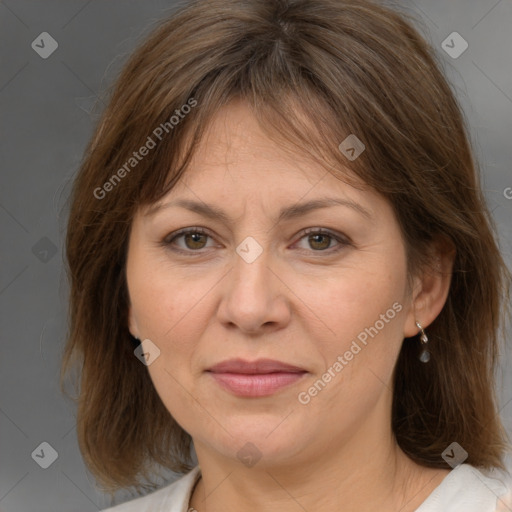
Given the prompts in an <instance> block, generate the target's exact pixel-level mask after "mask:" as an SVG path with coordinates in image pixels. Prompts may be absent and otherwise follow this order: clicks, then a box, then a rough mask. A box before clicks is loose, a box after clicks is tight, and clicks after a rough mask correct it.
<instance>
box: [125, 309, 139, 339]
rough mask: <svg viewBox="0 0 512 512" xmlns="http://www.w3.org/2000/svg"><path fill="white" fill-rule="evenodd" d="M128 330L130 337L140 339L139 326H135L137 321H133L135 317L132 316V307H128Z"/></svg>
mask: <svg viewBox="0 0 512 512" xmlns="http://www.w3.org/2000/svg"><path fill="white" fill-rule="evenodd" d="M128 329H129V331H130V334H131V335H132V336H134V337H135V338H137V339H140V334H139V326H138V325H137V320H135V315H134V314H133V308H132V306H129V307H128Z"/></svg>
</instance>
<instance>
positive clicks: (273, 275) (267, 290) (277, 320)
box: [217, 244, 291, 334]
mask: <svg viewBox="0 0 512 512" xmlns="http://www.w3.org/2000/svg"><path fill="white" fill-rule="evenodd" d="M260 247H261V245H260ZM244 248H247V246H245V247H244V246H243V244H241V246H239V247H238V251H239V252H240V253H239V252H236V253H235V254H234V257H233V267H232V268H231V270H230V271H228V273H227V275H226V276H225V277H224V279H223V283H224V284H223V289H222V295H221V303H220V305H219V309H218V312H217V314H218V319H219V321H221V322H222V323H223V324H224V325H226V326H228V327H230V328H233V327H234V326H236V327H238V329H240V330H241V331H242V332H244V333H246V334H249V333H250V334H257V333H259V332H268V331H269V330H278V329H281V328H283V327H284V326H286V325H287V324H288V322H289V321H290V317H291V311H290V309H291V308H290V302H289V293H291V292H289V289H288V287H287V286H286V284H285V282H284V280H283V276H280V275H279V269H277V268H276V267H277V266H276V265H275V264H273V262H274V263H275V258H273V257H272V255H271V254H270V252H269V250H268V249H265V248H263V251H262V252H261V253H260V254H259V255H257V256H256V258H255V259H253V258H252V256H254V254H253V255H251V254H250V252H245V253H244V251H243V249H244ZM249 248H250V250H252V251H254V250H255V247H254V246H252V247H251V246H249ZM260 250H261V249H260ZM260 250H258V252H259V251H260ZM240 254H241V255H240ZM247 255H248V257H247Z"/></svg>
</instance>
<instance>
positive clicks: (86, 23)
mask: <svg viewBox="0 0 512 512" xmlns="http://www.w3.org/2000/svg"><path fill="white" fill-rule="evenodd" d="M403 5H407V6H408V8H409V9H410V10H411V11H413V12H416V13H418V14H419V15H420V17H421V18H422V20H423V22H424V23H425V27H426V29H427V33H425V30H424V29H423V28H422V27H418V28H419V29H420V31H421V32H423V34H424V35H425V36H426V37H427V38H428V40H429V41H430V42H431V43H432V44H433V45H434V47H435V48H436V49H437V50H438V52H439V54H440V55H441V56H442V58H443V61H444V62H445V63H446V66H445V67H446V73H447V75H448V78H449V79H450V81H451V82H452V84H453V85H454V87H455V89H456V91H457V95H458V97H459V99H460V101H461V102H462V105H463V108H464V111H465V114H466V116H467V118H468V119H469V121H470V125H471V130H472V141H473V144H474V147H475V149H476V156H477V158H478V159H479V160H480V162H481V163H482V170H483V173H484V187H485V193H486V197H487V199H488V203H489V205H490V208H491V210H492V212H493V215H494V218H495V220H496V224H497V227H498V230H499V235H500V243H501V247H502V250H503V253H504V254H505V257H506V259H507V261H508V262H509V263H510V253H511V242H512V231H511V230H512V222H510V220H511V212H512V199H507V190H509V191H510V194H508V197H512V190H510V189H507V187H512V172H511V169H510V165H511V161H512V160H511V156H512V149H511V133H512V57H511V55H512V52H511V50H512V31H511V27H512V1H511V0H499V1H496V0H479V1H476V0H472V1H468V0H452V1H450V2H446V1H441V0H416V2H414V3H413V2H403ZM172 7H173V2H172V1H171V0H168V1H165V0H151V1H133V0H130V1H129V0H124V1H122V0H109V1H108V2H107V1H100V0H94V1H92V0H89V1H78V0H66V1H60V2H58V1H42V0H40V1H26V0H21V1H19V0H8V1H7V2H5V1H2V2H1V3H0V39H1V44H0V56H1V60H0V62H1V64H0V120H1V122H0V130H1V132H0V141H1V154H0V162H1V174H0V176H1V186H0V226H1V232H0V236H1V247H2V250H1V261H0V322H1V326H0V327H1V329H0V332H1V336H2V339H1V348H2V354H1V357H0V369H1V374H0V389H1V390H2V392H1V395H0V432H1V435H0V440H1V444H0V512H30V511H37V512H46V511H48V512H49V511H51V512H56V511H57V512H58V511H67V512H72V511H75V512H89V511H96V510H100V509H103V508H106V507H107V506H109V505H110V501H109V500H108V498H107V496H104V495H103V494H102V493H100V492H99V491H98V490H97V489H96V488H95V483H94V478H93V476H92V475H91V474H90V473H89V472H88V471H87V470H86V469H85V466H84V463H83V461H82V459H81V455H80V451H79V449H78V445H77V441H76V430H75V410H74V407H73V405H72V403H70V402H69V401H68V400H67V399H65V397H63V396H62V395H61V394H60V391H59V388H58V374H59V369H60V358H61V352H62V347H63V344H64V334H65V322H66V320H65V319H66V316H65V315H66V307H67V305H66V296H67V285H66V279H65V276H64V274H63V273H62V268H63V239H64V229H65V221H66V219H65V211H66V210H65V208H64V206H65V201H66V198H67V195H68V193H69V188H70V180H71V179H72V178H73V176H74V174H75V172H76V171H77V168H78V165H79V163H80V160H81V157H82V152H83V150H84V149H85V145H86V143H87V141H88V139H89V137H90V136H91V134H92V128H93V124H94V122H95V120H96V119H97V117H98V114H99V112H100V111H101V108H102V106H103V105H102V102H101V100H99V99H98V98H99V94H100V93H101V91H104V90H105V87H106V86H108V85H109V84H111V83H112V80H113V79H114V78H115V76H116V74H117V73H118V71H119V69H120V66H121V65H122V63H123V62H124V61H125V60H126V58H127V57H128V55H129V53H130V52H131V51H132V50H133V48H134V47H135V46H136V45H137V44H138V43H139V42H140V41H141V39H142V38H143V37H144V36H145V35H146V34H147V33H148V32H149V31H150V29H151V24H152V23H153V22H155V21H156V20H158V19H160V18H161V17H162V16H166V15H168V14H169V13H170V11H172ZM454 31H456V32H458V33H459V34H461V36H462V37H463V38H464V39H465V40H466V41H467V42H468V43H469V48H468V49H467V50H466V51H465V52H464V53H463V54H462V55H461V56H460V57H458V58H456V59H454V58H452V57H451V56H449V55H448V54H447V53H446V52H445V51H444V49H443V47H442V43H443V41H445V40H446V38H447V37H448V36H449V35H450V34H451V33H452V32H454ZM42 32H48V33H49V34H50V35H51V36H52V37H53V38H54V39H55V40H56V41H57V42H58V48H57V50H56V51H55V52H54V53H53V54H52V55H50V56H49V57H48V58H47V59H43V58H41V57H40V56H39V54H38V53H36V51H35V50H34V49H33V48H32V47H31V44H32V42H33V41H34V40H36V38H37V37H38V36H39V34H41V33H42ZM508 341H510V339H509V340H508ZM509 361H510V355H509V354H508V353H505V352H504V353H503V358H502V364H501V372H500V375H499V382H498V386H499V393H500V412H501V414H502V417H503V418H504V421H505V425H506V427H507V429H508V431H509V432H511V430H512V421H511V420H512V372H511V371H510V370H508V366H509V365H508V362H509ZM42 442H47V443H49V444H50V445H51V446H52V447H53V448H54V449H55V450H56V451H57V453H58V458H57V459H56V460H55V462H54V463H53V464H52V465H51V466H50V467H48V468H47V469H42V468H41V467H40V466H39V465H38V464H37V463H36V462H35V459H34V458H33V457H32V453H33V452H34V450H36V448H38V447H39V445H40V444H41V443H42ZM509 460H510V459H509ZM509 465H511V464H510V462H509ZM511 466H512V465H511ZM168 475H169V480H168V481H170V480H172V479H173V478H174V477H175V475H173V474H172V473H169V474H168ZM117 497H118V499H119V501H123V500H124V499H126V498H127V497H128V495H127V494H124V493H119V494H118V495H117Z"/></svg>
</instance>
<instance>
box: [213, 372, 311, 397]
mask: <svg viewBox="0 0 512 512" xmlns="http://www.w3.org/2000/svg"><path fill="white" fill-rule="evenodd" d="M209 373H210V374H211V375H212V377H213V378H214V379H215V380H216V381H217V383H218V384H220V385H221V386H222V387H223V388H224V389H226V390H228V391H230V392H231V393H233V394H235V395H237V396H252V397H256V396H268V395H272V394H273V393H275V392H276V391H277V390H279V389H282V388H284V387H286V386H289V385H290V384H293V383H295V382H297V381H299V380H300V379H301V378H302V377H303V376H304V375H305V374H306V372H293V373H284V372H283V373H281V372H279V373H263V374H258V375H249V374H244V373H213V372H209Z"/></svg>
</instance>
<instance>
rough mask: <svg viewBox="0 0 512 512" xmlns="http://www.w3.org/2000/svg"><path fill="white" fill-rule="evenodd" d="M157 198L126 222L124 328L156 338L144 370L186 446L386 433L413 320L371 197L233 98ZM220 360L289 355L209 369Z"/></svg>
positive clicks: (395, 252) (244, 449)
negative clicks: (269, 132) (276, 135)
mask: <svg viewBox="0 0 512 512" xmlns="http://www.w3.org/2000/svg"><path fill="white" fill-rule="evenodd" d="M327 200H330V201H332V204H330V205H328V206H324V207H322V208H317V207H314V202H315V201H327ZM178 201H188V202H189V203H188V204H189V206H190V204H192V203H194V204H196V205H197V209H196V211H194V209H191V208H187V207H183V206H179V205H178V204H177V202H178ZM334 201H336V203H335V202H334ZM338 201H339V202H338ZM310 202H311V205H310V206H311V207H303V205H306V204H309V203H310ZM158 205H163V206H162V208H160V209H158V210H155V211H152V212H149V211H147V212H146V211H141V212H139V214H137V216H136V217H135V219H134V221H133V226H132V231H131V236H130V243H129V250H128V261H127V282H128V289H129V296H130V301H131V307H130V330H131V332H132V334H134V335H135V336H137V337H138V338H139V339H141V340H148V339H149V340H151V343H149V344H148V342H147V341H145V342H144V345H143V346H144V348H145V350H146V351H149V352H152V351H153V355H155V354H157V352H155V350H156V349H155V346H156V347H157V348H158V350H159V351H160V353H159V355H158V357H156V359H154V360H153V362H150V364H149V365H148V366H147V370H148V371H149V374H150V377H151V379H152V381H153V383H154V386H155V388H156V391H157V393H158V394H159V396H160V397H161V399H162V401H163V403H164V404H165V406H166V407H167V409H168V410H169V412H170V414H171V415H172V416H173V417H174V418H175V419H176V421H177V422H178V423H179V424H180V425H181V426H182V427H183V428H184V429H185V430H186V431H187V432H188V433H189V434H190V435H191V436H192V438H193V439H194V443H195V446H196V450H197V449H198V447H201V449H202V450H206V451H209V452H210V453H211V454H216V456H220V457H227V458H228V459H239V460H241V461H242V462H244V463H247V464H249V463H248V462H247V461H248V460H250V459H253V460H256V459H258V458H260V457H261V462H260V464H262V463H265V464H268V465H272V464H277V463H279V461H281V462H286V461H287V462H291V461H299V460H302V459H310V460H311V458H313V459H314V458H315V457H318V458H321V457H322V452H323V453H326V452H328V451H329V450H331V449H332V447H333V443H337V444H338V446H341V445H342V444H343V443H346V442H348V441H349V440H354V439H355V436H366V439H371V438H372V436H374V437H373V438H375V436H377V437H378V436H379V435H381V434H379V433H381V432H388V430H387V429H388V423H389V417H390V410H391V397H392V371H393V368H394V365H395V361H396V359H397V356H398V353H399V350H400V347H401V344H402V341H403V338H404V336H411V335H413V334H416V332H417V328H416V327H415V326H414V315H413V311H412V307H411V302H410V300H411V299H410V298H409V294H408V291H407V284H406V255H405V249H404V244H403V240H402V237H401V233H400V230H399V226H398V224H397V221H396V219H395V217H394V214H393V211H392V208H391V206H390V205H389V204H388V202H387V201H386V200H385V199H384V198H383V197H382V196H380V195H378V194H377V193H375V192H373V191H370V190H365V191H362V190H358V189H355V188H353V187H351V186H349V185H347V184H346V183H344V182H342V181H340V180H339V179H336V178H335V177H334V176H333V175H332V174H331V173H328V172H326V170H325V169H324V168H322V167H320V166H318V164H316V165H315V164H314V163H312V162H309V161H306V160H305V159H304V157H303V155H297V156H296V157H295V158H293V157H291V156H290V154H289V153H287V152H285V151H283V150H282V149H281V148H280V147H279V146H278V145H276V144H275V143H273V142H272V140H270V139H268V138H266V136H265V135H264V134H263V133H262V132H261V131H260V129H259V127H258V125H257V123H256V121H255V119H254V117H253V116H252V115H251V113H250V110H249V109H248V108H247V107H246V106H245V105H244V104H243V103H232V104H230V105H229V106H227V107H225V108H224V109H223V110H222V111H221V112H220V113H219V114H218V115H217V116H216V118H215V119H214V122H213V123H212V125H211V126H210V131H209V133H208V137H206V138H205V139H204V140H203V143H202V145H201V147H200V148H199V149H198V151H197V152H196V154H195V156H194V158H193V161H192V164H191V166H190V169H189V171H187V174H186V175H185V176H184V178H183V180H182V181H180V182H179V183H178V184H177V185H176V186H175V188H174V189H173V190H172V191H171V192H170V193H169V194H168V195H167V196H166V197H165V198H164V199H163V200H162V201H161V202H159V203H158ZM207 205H208V206H209V207H211V209H212V210H215V211H221V212H222V217H220V216H215V215H207V214H205V213H204V211H205V209H206V206H207ZM199 208H200V209H201V211H199ZM283 212H284V213H283ZM281 214H282V215H281ZM183 228H190V230H191V231H192V233H191V234H188V235H187V234H185V235H182V234H180V235H176V232H177V231H178V230H181V229H183ZM198 229H200V230H202V233H196V234H194V233H193V232H194V231H197V230H198ZM319 230H324V234H319V233H318V231H319ZM307 231H310V232H307ZM235 358H236V359H241V360H243V361H245V362H249V363H252V362H255V361H257V360H260V359H271V360H275V361H277V362H280V363H283V364H286V365H292V366H293V367H295V369H293V370H291V369H290V368H285V367H283V366H281V367H279V365H278V366H275V365H274V366H272V365H271V366H267V367H265V366H261V367H259V368H254V367H253V368H251V367H248V368H245V370H243V369H242V370H241V369H240V368H237V367H236V366H235V367H230V368H224V369H222V368H220V369H219V371H218V372H212V371H209V370H210V369H212V367H213V366H214V365H217V364H219V363H221V362H224V361H227V360H232V359H235ZM151 359H153V358H151ZM151 359H150V361H151ZM141 364H142V363H141ZM419 364H421V363H419ZM276 370H277V371H276ZM298 370H300V371H298ZM257 371H259V372H260V375H259V376H255V372H257ZM243 372H246V373H245V374H244V375H240V373H243ZM247 372H248V373H247ZM247 443H251V444H250V445H249V444H247ZM198 454H199V452H198Z"/></svg>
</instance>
